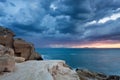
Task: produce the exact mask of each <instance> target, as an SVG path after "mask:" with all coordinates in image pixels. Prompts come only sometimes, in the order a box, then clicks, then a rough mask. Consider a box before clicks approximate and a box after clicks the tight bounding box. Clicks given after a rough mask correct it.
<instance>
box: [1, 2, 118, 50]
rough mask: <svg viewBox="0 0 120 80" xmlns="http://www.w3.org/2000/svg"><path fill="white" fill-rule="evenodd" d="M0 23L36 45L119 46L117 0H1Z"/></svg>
mask: <svg viewBox="0 0 120 80" xmlns="http://www.w3.org/2000/svg"><path fill="white" fill-rule="evenodd" d="M0 25H1V26H4V27H6V28H10V29H11V30H12V31H14V32H15V34H16V37H20V38H23V39H24V40H26V41H28V42H32V43H33V44H34V45H35V47H36V48H45V47H51V48H58V47H66V48H84V47H88V48H93V47H94V48H120V0H0Z"/></svg>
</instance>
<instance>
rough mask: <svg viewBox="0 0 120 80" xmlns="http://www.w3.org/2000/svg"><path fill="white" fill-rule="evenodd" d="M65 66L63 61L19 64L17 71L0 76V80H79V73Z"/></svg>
mask: <svg viewBox="0 0 120 80" xmlns="http://www.w3.org/2000/svg"><path fill="white" fill-rule="evenodd" d="M64 64H65V62H64V61H61V60H47V61H26V62H23V63H17V64H16V69H15V71H14V72H11V73H6V74H4V75H2V76H0V80H79V77H78V76H77V73H76V72H75V71H73V70H71V69H70V68H69V67H66V66H64Z"/></svg>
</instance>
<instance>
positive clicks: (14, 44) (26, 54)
mask: <svg viewBox="0 0 120 80" xmlns="http://www.w3.org/2000/svg"><path fill="white" fill-rule="evenodd" d="M14 36H15V34H14V33H13V32H12V31H11V30H9V29H7V28H4V27H1V26H0V45H4V46H5V47H7V48H12V49H13V50H14V52H15V56H16V57H23V58H25V60H42V57H41V56H40V54H38V53H36V52H35V50H34V46H33V45H32V44H31V43H28V42H26V41H24V40H22V39H20V38H18V39H14ZM19 60H20V59H19Z"/></svg>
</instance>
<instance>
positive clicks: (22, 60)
mask: <svg viewBox="0 0 120 80" xmlns="http://www.w3.org/2000/svg"><path fill="white" fill-rule="evenodd" d="M15 62H17V63H21V62H25V58H23V57H15Z"/></svg>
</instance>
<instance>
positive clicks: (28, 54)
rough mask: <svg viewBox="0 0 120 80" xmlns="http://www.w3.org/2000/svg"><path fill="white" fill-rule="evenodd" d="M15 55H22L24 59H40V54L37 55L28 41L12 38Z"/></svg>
mask: <svg viewBox="0 0 120 80" xmlns="http://www.w3.org/2000/svg"><path fill="white" fill-rule="evenodd" d="M14 50H15V56H17V57H23V58H25V60H42V58H41V56H40V55H38V54H37V53H36V52H35V50H34V47H33V45H32V44H31V43H28V42H26V41H24V40H22V39H20V38H19V39H15V40H14Z"/></svg>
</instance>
